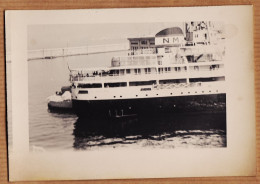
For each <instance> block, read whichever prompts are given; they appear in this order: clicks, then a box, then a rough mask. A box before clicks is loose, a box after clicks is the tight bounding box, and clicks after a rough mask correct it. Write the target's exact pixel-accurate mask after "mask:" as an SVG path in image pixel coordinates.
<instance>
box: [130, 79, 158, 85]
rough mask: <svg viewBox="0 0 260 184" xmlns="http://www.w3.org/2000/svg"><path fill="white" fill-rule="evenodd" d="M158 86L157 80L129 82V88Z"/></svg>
mask: <svg viewBox="0 0 260 184" xmlns="http://www.w3.org/2000/svg"><path fill="white" fill-rule="evenodd" d="M153 84H156V81H155V80H152V81H135V82H129V86H146V85H153Z"/></svg>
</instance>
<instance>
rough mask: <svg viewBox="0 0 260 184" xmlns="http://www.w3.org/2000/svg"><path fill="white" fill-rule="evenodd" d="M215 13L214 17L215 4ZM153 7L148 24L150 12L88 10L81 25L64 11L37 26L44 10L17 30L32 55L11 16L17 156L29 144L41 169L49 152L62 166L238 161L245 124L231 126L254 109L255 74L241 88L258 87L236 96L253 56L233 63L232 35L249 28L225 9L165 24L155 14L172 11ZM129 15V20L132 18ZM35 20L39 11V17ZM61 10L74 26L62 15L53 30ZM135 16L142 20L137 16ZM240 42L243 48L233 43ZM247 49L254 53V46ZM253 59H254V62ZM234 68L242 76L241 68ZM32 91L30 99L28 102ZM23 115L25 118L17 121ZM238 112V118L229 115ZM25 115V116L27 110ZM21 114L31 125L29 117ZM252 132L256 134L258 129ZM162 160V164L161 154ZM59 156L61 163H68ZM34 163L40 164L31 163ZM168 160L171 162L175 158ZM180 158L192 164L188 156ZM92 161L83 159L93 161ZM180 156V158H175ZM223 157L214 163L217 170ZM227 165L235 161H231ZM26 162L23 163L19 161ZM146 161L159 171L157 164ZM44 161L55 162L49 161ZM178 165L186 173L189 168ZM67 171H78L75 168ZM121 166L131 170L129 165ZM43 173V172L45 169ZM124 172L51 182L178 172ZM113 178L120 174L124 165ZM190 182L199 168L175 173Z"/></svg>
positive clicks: (9, 65) (12, 146)
mask: <svg viewBox="0 0 260 184" xmlns="http://www.w3.org/2000/svg"><path fill="white" fill-rule="evenodd" d="M218 8H219V7H218ZM240 8H241V7H240ZM171 9H172V10H175V9H174V8H169V9H167V8H166V9H165V10H166V11H165V12H164V13H162V16H163V17H167V15H170V14H171V13H168V14H167V12H171ZM201 9H202V10H203V11H204V10H205V12H208V14H209V12H210V10H207V8H206V7H204V9H203V8H201ZM211 9H212V10H214V8H213V7H212V8H211ZM219 9H220V10H221V8H219ZM238 9H239V8H238ZM245 9H246V7H245ZM144 10H145V11H144V15H145V18H144V20H142V19H141V20H140V19H137V18H136V17H138V16H140V15H141V14H142V13H141V9H139V10H138V9H126V10H116V9H115V10H98V11H97V10H85V11H84V10H81V12H80V13H82V15H84V16H85V17H82V20H83V21H82V22H80V21H75V23H72V22H73V21H74V20H77V19H75V17H79V16H78V14H77V13H75V15H76V16H73V15H74V14H73V12H74V11H75V12H76V11H77V10H74V11H73V10H71V11H68V14H67V15H66V16H65V14H66V11H64V13H65V14H63V11H61V13H60V12H55V11H52V12H51V14H48V16H47V15H46V17H45V18H42V20H43V21H42V22H40V23H39V22H37V21H36V22H35V21H34V20H35V19H36V18H35V17H41V13H42V14H45V13H46V12H45V11H43V12H38V11H34V12H33V13H35V17H33V18H31V19H28V20H26V21H27V22H28V23H25V24H24V25H23V21H21V22H20V23H19V24H16V26H17V25H18V26H21V27H22V28H23V31H22V33H21V34H23V35H24V37H23V38H21V37H19V39H21V40H22V41H23V43H25V44H23V45H24V46H25V48H23V51H21V50H20V51H18V50H16V49H14V48H16V47H17V48H18V47H21V46H20V44H17V45H16V46H13V45H14V43H15V41H14V40H15V39H18V36H16V35H15V34H14V31H13V30H14V27H15V26H14V25H15V24H14V23H13V24H12V19H11V18H10V19H8V20H10V23H9V26H8V28H9V30H10V31H8V30H7V31H6V34H7V44H6V54H7V57H6V73H7V90H8V91H7V105H8V144H9V147H8V150H9V156H11V155H12V154H13V155H16V154H17V153H18V152H19V149H21V150H23V149H24V148H25V147H26V153H27V154H28V155H31V158H32V160H31V161H30V162H31V163H34V161H33V160H34V159H35V158H36V157H37V158H38V157H39V158H38V159H39V160H40V158H41V156H44V155H45V157H46V158H47V156H48V155H49V156H50V155H55V154H56V153H60V160H59V161H58V160H57V163H61V162H62V159H61V158H63V159H65V158H66V156H64V155H65V153H70V154H71V156H70V158H71V157H74V156H72V155H73V154H75V157H74V158H73V160H74V159H77V161H75V162H74V161H73V160H69V161H68V160H67V161H66V163H67V162H70V163H73V164H76V163H78V161H79V160H80V159H78V158H76V154H80V155H81V156H84V155H87V154H92V156H91V157H87V156H86V157H85V158H84V159H92V158H93V155H94V154H95V153H97V154H96V155H99V156H101V155H103V154H106V153H107V154H106V157H103V158H109V156H108V155H111V154H113V152H114V153H116V154H115V155H114V156H113V157H110V158H111V160H106V161H105V163H104V165H106V162H108V163H109V164H110V165H111V164H112V165H113V163H117V161H113V159H115V157H116V156H119V155H120V158H121V157H123V160H126V165H128V162H131V160H135V157H140V155H142V158H143V155H147V154H146V153H147V152H149V154H151V157H150V158H151V159H150V160H153V161H152V162H154V155H157V153H158V152H161V151H162V152H163V153H167V155H170V153H174V154H177V155H183V156H184V155H185V154H183V153H186V152H187V153H188V154H191V155H193V156H195V157H196V155H197V156H198V155H200V156H202V155H204V154H206V155H208V156H209V159H210V157H212V159H215V158H214V157H215V156H212V155H211V156H210V154H208V153H210V151H213V152H214V154H217V153H220V154H219V155H218V156H217V157H216V158H218V157H221V156H222V155H225V154H226V153H227V155H228V156H230V152H229V151H230V149H233V148H234V147H235V146H234V144H233V141H234V137H235V136H236V135H237V134H236V133H234V135H235V136H233V133H230V132H231V130H230V129H229V128H230V127H232V129H233V128H234V127H236V125H235V124H234V122H236V121H237V120H234V119H232V120H231V121H230V119H231V118H232V117H234V115H235V114H239V113H240V112H244V113H247V112H246V111H241V110H240V109H239V110H237V109H236V108H242V107H243V106H244V105H245V104H244V105H243V104H242V103H248V104H249V103H251V101H250V100H246V101H247V102H244V101H243V100H244V99H246V97H247V95H248V93H250V92H251V91H250V90H251V86H250V85H251V83H250V82H251V78H250V75H249V78H248V80H247V79H245V78H244V77H242V76H241V77H240V78H243V80H241V83H243V82H245V81H250V82H245V83H247V84H246V85H248V86H249V87H248V88H247V87H246V85H244V87H245V88H244V89H248V90H249V92H248V93H247V92H245V93H244V92H243V90H242V91H241V92H238V91H237V94H235V93H230V91H232V90H233V91H234V90H235V89H237V88H236V87H232V86H233V85H237V84H238V83H237V81H238V80H240V79H239V77H238V75H237V73H236V75H229V74H231V73H232V72H233V73H234V72H238V71H241V69H240V68H243V67H244V66H245V65H247V64H241V66H239V67H237V68H238V69H237V70H236V71H235V68H236V66H235V65H239V64H240V63H242V62H243V61H242V62H240V60H243V57H244V55H243V54H244V52H247V51H246V50H243V49H242V50H243V52H240V53H239V54H240V55H241V57H240V58H239V59H237V60H236V58H237V57H235V56H233V55H234V54H235V53H234V50H235V49H230V48H231V47H232V45H231V44H230V43H231V42H232V38H234V37H236V35H239V34H238V33H237V32H238V31H244V30H238V29H237V27H236V26H234V25H233V24H229V22H228V23H227V20H225V18H223V17H221V16H220V15H219V17H218V13H217V12H218V11H217V10H218V9H217V8H216V11H214V13H213V14H212V15H211V16H212V17H213V15H215V16H216V17H214V18H212V17H211V18H208V17H207V16H204V17H203V16H199V15H200V14H196V16H195V17H193V16H187V17H186V18H185V19H184V18H174V16H176V15H178V12H182V11H181V10H182V8H179V9H177V8H176V10H177V11H176V12H172V15H171V16H172V17H173V18H165V20H163V19H158V20H157V19H154V20H152V18H150V19H149V18H148V16H149V15H151V16H152V17H154V16H155V14H153V11H155V12H157V13H158V12H162V11H163V9H160V8H157V9H156V8H151V9H149V8H148V9H144ZM183 10H191V12H199V10H198V11H197V9H192V8H186V9H185V8H183ZM124 11H125V12H127V13H126V14H125V15H122V14H124V13H122V12H124ZM222 11H223V12H225V13H226V14H228V13H227V12H228V8H227V9H225V8H223V10H222ZM235 12H238V10H236V11H235ZM10 13H12V12H10ZM28 13H29V14H30V11H28ZM55 13H57V14H59V13H60V14H62V15H63V16H64V20H66V17H69V15H72V16H71V17H70V18H71V20H72V22H70V21H68V22H66V21H65V22H66V23H62V22H63V21H59V20H60V19H59V18H60V17H62V16H61V15H58V16H57V17H55V18H56V19H53V21H52V23H50V22H51V21H50V22H48V21H49V20H50V19H51V15H56V14H55ZM85 13H86V14H85ZM29 14H28V15H29ZM95 14H97V15H95ZM181 14H182V15H184V14H185V13H184V12H182V13H181ZM107 15H110V16H111V19H108V20H106V17H107ZM118 15H122V19H123V18H124V17H125V18H126V20H127V21H113V20H117V19H120V18H119V17H118ZM133 15H134V17H135V18H133V19H132V16H133ZM13 17H14V16H13ZM176 17H178V16H176ZM180 17H181V16H180ZM140 18H141V17H140ZM45 19H46V20H47V21H46V20H45ZM233 19H235V18H233ZM32 20H33V21H32ZM62 20H63V19H62ZM101 20H102V21H101ZM135 20H138V21H135ZM7 25H8V21H7ZM239 26H240V25H239ZM248 27H250V26H248ZM12 35H14V36H13V37H12ZM8 39H9V41H8ZM230 40H231V41H230ZM235 40H239V38H236V39H235ZM249 40H250V39H249ZM234 43H236V42H234V41H233V42H232V44H234ZM249 44H250V42H249ZM21 45H22V44H21ZM234 46H235V44H234ZM236 46H237V45H236ZM241 48H244V46H241ZM247 48H248V49H250V48H251V47H250V46H247ZM239 49H240V48H239ZM239 49H238V52H239ZM14 50H15V52H16V53H18V52H20V53H22V55H24V57H23V58H26V61H24V62H23V63H26V64H25V65H23V66H22V65H21V64H20V66H22V67H20V69H21V70H20V72H22V71H23V72H25V73H26V75H25V77H21V79H20V81H22V80H23V81H26V83H23V84H24V85H23V84H22V83H21V82H20V84H19V85H15V84H14V81H16V82H17V81H18V80H19V79H18V78H19V77H18V78H17V76H19V75H17V74H14V72H15V71H17V70H18V68H19V67H18V66H19V64H17V65H16V64H15V60H16V62H17V61H18V62H19V59H18V58H19V56H20V55H19V54H17V55H16V56H15V55H13V53H14V52H13V51H14ZM240 50H241V49H240ZM247 54H248V53H245V55H246V56H247V57H248V58H250V56H248V55H247ZM22 55H21V56H22ZM242 55H243V56H242ZM230 58H231V59H232V60H230ZM245 60H247V59H245ZM247 61H248V62H251V61H250V60H247ZM15 65H16V66H15ZM230 66H234V68H233V67H230ZM232 68H233V69H234V71H233V70H231V69H232ZM15 69H16V70H15ZM231 71H232V72H231ZM248 73H249V72H248ZM245 75H248V74H245ZM230 76H231V77H230ZM232 77H233V78H232ZM231 80H233V81H235V82H234V84H232V85H230V84H231V83H230V81H231ZM244 80H245V81H244ZM18 86H19V87H18ZM19 89H21V91H20V90H19ZM24 89H25V90H24ZM17 90H19V91H17ZM23 92H26V93H27V95H25V96H23V95H22V93H23ZM239 93H241V95H240V94H239ZM233 95H234V96H233ZM232 96H233V97H232ZM249 96H250V95H249ZM21 98H24V99H23V100H24V101H27V102H28V103H25V104H20V105H16V102H18V101H19V100H20V101H21V100H22V99H21ZM233 98H236V100H237V101H238V104H239V103H240V104H239V105H234V103H233V101H234V100H232V99H233ZM232 103H233V104H232ZM231 104H232V105H231ZM241 105H242V106H241ZM234 107H235V108H234ZM19 108H20V110H21V109H23V110H24V112H25V113H24V114H23V115H22V114H21V115H17V116H15V115H14V114H17V113H18V110H19ZM228 109H229V111H228ZM231 109H233V110H234V111H232V113H229V112H230V111H231ZM20 110H19V113H20V112H22V111H20ZM248 110H249V109H248ZM250 112H251V113H252V111H250ZM241 115H242V114H241ZM248 115H249V114H248ZM25 116H26V117H25ZM18 117H25V118H24V119H20V120H19V118H18ZM237 117H239V115H238V116H237ZM252 118H253V117H252ZM228 119H229V120H228ZM241 120H242V119H241ZM19 121H26V126H23V128H19V127H21V126H22V124H20V125H18V124H17V123H15V122H19ZM244 123H246V122H244ZM237 124H238V125H237V130H238V132H241V131H242V130H241V127H240V123H239V121H238V123H237ZM248 126H250V127H251V124H250V125H248ZM249 129H250V128H249ZM22 130H25V131H24V132H23V131H22ZM18 131H19V133H17V132H18ZM233 131H234V130H232V132H233ZM22 134H24V139H26V140H27V141H26V143H25V144H24V145H26V146H25V147H22V145H23V144H20V143H19V142H18V136H19V135H20V137H22ZM246 134H248V132H247V133H246ZM249 134H250V133H249ZM16 135H17V138H15V136H16ZM249 139H250V138H249ZM249 146H250V145H249ZM128 152H129V154H131V156H130V157H129V159H127V157H128V154H125V153H128ZM139 152H140V153H141V154H140V155H139V154H138V153H139ZM135 153H137V154H135ZM200 153H203V154H200ZM221 153H222V154H221ZM19 154H21V153H19ZM19 154H18V155H19ZM46 155H47V156H46ZM58 155H59V154H58ZM16 156H17V155H16ZM147 156H148V155H147ZM157 156H158V158H159V155H157ZM14 157H15V156H14ZM50 157H51V158H52V159H55V158H56V157H59V156H56V157H55V156H50ZM162 157H163V154H162ZM241 157H243V156H241ZM9 158H12V156H11V157H9ZM21 158H22V157H21ZM26 158H27V159H28V158H30V157H29V156H26ZM80 158H83V157H80ZM156 158H157V157H156ZM167 158H168V157H167ZM167 158H166V157H165V160H167ZM180 158H181V159H184V160H185V157H180ZM205 158H206V157H205ZM48 159H49V157H48ZM48 159H47V160H48ZM84 159H82V160H81V161H82V162H84V163H85V162H86V163H87V161H86V160H85V161H84ZM148 159H149V157H148ZM168 159H170V160H171V158H168ZM176 159H177V158H176V157H175V158H174V160H176ZM181 159H180V160H181ZM186 159H187V163H185V164H184V165H183V163H178V164H179V165H180V166H181V165H183V166H184V167H185V166H188V165H191V164H192V163H193V157H191V156H187V158H186ZM207 159H208V158H207ZM14 160H15V159H14ZM137 160H138V162H139V161H140V160H145V159H141V157H140V158H138V159H136V162H137ZM165 160H164V161H163V162H161V164H159V165H160V166H159V168H160V167H164V166H165V165H163V164H164V163H166V161H165ZM216 160H217V159H215V161H212V162H214V164H216V163H215V162H216ZM220 160H221V159H220ZM223 160H226V159H222V160H221V161H223ZM94 161H95V159H94V160H93V162H94ZM11 162H12V161H11ZM16 162H17V163H18V161H17V159H16ZM42 162H44V161H43V160H42ZM110 162H111V163H110ZM136 162H135V161H133V163H136ZM144 162H145V163H148V162H149V164H155V162H154V163H151V161H148V160H147V161H144ZM173 162H176V161H173ZM205 162H206V160H205ZM224 162H225V161H224ZM13 163H14V164H13V167H12V166H11V169H12V168H14V165H15V162H13ZM98 163H99V162H98ZM169 163H171V161H169ZM176 163H177V162H176ZM195 163H196V164H195V165H194V164H193V166H192V168H193V169H195V168H196V167H198V166H196V165H198V164H199V161H198V160H197V161H195ZM44 164H48V162H47V161H45V163H44ZM63 164H64V163H63ZM73 164H72V165H73ZM109 164H108V165H109ZM178 164H176V168H177V167H179V165H178ZM214 164H212V165H214ZM50 165H52V164H50ZM65 165H66V167H70V165H69V164H68V163H67V164H65ZM72 165H71V166H72ZM90 165H91V166H89V168H88V169H86V171H87V170H88V171H89V170H90V169H91V167H93V163H91V164H90ZM95 165H96V166H94V167H97V168H99V166H97V165H98V164H95ZM119 165H120V167H121V165H122V163H120V164H119ZM130 165H131V163H130ZM140 165H142V163H140ZM143 165H146V166H148V165H147V164H143ZM143 165H142V166H141V167H143ZM217 165H218V164H217ZM195 166H196V167H195ZM38 167H39V168H40V164H39V166H37V168H38ZM59 167H60V166H59V164H56V166H55V167H54V168H53V169H54V170H55V168H56V169H57V168H59ZM66 167H65V168H66ZM86 167H87V166H86ZM131 167H133V166H131ZM136 167H138V166H136ZM171 167H174V166H173V165H172V166H171ZM201 167H203V164H201ZM207 167H209V166H207ZM43 168H44V167H43ZM43 168H41V169H43ZM81 168H82V167H81ZM129 168H130V167H129ZM165 168H167V167H165ZM205 168H206V167H204V169H205ZM41 169H40V170H41ZM45 169H47V167H46V166H45ZM71 169H73V168H71ZM74 169H75V168H74ZM124 169H125V168H124ZM124 169H123V170H121V171H120V172H119V173H118V175H121V176H118V175H117V174H113V173H111V177H110V176H107V175H103V176H101V177H100V175H101V174H102V172H101V174H97V173H95V172H94V171H93V173H92V172H90V173H92V174H89V175H87V176H86V177H84V174H83V173H84V169H83V170H82V171H81V172H80V173H81V174H79V173H78V176H77V174H75V176H74V175H73V176H71V177H69V176H68V178H67V177H64V176H63V175H62V174H61V175H58V176H57V178H55V176H49V177H50V178H51V179H52V178H54V179H74V178H76V179H102V178H105V179H109V178H125V177H126V178H135V177H136V178H142V177H144V178H147V177H171V175H169V172H170V170H167V169H165V170H167V172H165V174H161V175H151V174H149V171H147V173H148V174H144V175H141V174H142V173H140V175H139V174H137V175H134V174H130V175H129V173H128V174H126V173H127V172H125V173H124V172H123V171H124ZM219 169H220V168H217V169H216V170H219ZM222 169H223V168H222ZM13 170H15V169H13ZM29 170H30V169H29ZM76 170H79V168H78V169H76ZM76 170H75V171H76ZM94 170H95V169H94ZM104 170H105V169H104ZM114 170H115V171H114ZM126 170H127V169H126ZM155 170H156V169H155V168H153V169H152V172H151V173H153V172H156V171H155ZM202 170H203V169H202ZM75 171H74V172H75ZM113 171H114V173H117V172H118V171H117V170H116V168H114V169H113ZM17 172H18V171H17ZM104 172H105V171H104ZM111 172H112V171H111ZM223 172H224V171H223V170H222V172H220V174H216V175H225V173H224V174H223ZM248 172H249V171H248ZM47 173H49V172H47ZM61 173H62V172H61ZM64 173H66V172H64ZM199 173H200V172H199ZM201 173H203V172H201ZM205 173H206V174H205V176H207V175H210V176H215V174H209V173H207V172H205ZM221 173H222V174H221ZM238 173H239V172H238ZM107 174H109V173H107ZM158 174H159V173H158ZM199 175H200V176H201V174H199ZM233 175H236V174H233ZM16 176H17V177H16ZM16 176H15V174H14V177H12V174H11V177H12V178H13V180H16V179H15V178H17V179H18V180H19V178H21V180H23V179H28V180H34V178H35V177H36V176H35V177H34V176H31V175H29V174H28V176H27V175H26V174H25V175H23V174H21V175H19V174H18V175H16ZM42 176H44V178H48V176H45V175H44V171H42V173H41V174H40V177H42ZM181 176H196V175H194V174H191V171H187V173H186V174H185V172H184V174H178V172H177V174H173V175H172V177H181Z"/></svg>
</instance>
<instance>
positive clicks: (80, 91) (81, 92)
mask: <svg viewBox="0 0 260 184" xmlns="http://www.w3.org/2000/svg"><path fill="white" fill-rule="evenodd" d="M79 94H88V91H82V90H79Z"/></svg>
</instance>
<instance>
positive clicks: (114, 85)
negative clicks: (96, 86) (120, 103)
mask: <svg viewBox="0 0 260 184" xmlns="http://www.w3.org/2000/svg"><path fill="white" fill-rule="evenodd" d="M104 86H105V88H108V87H109V88H114V87H126V86H127V83H126V82H115V83H105V84H104Z"/></svg>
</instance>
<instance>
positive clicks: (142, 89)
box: [141, 88, 152, 91]
mask: <svg viewBox="0 0 260 184" xmlns="http://www.w3.org/2000/svg"><path fill="white" fill-rule="evenodd" d="M151 90H152V89H151V88H141V91H151Z"/></svg>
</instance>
